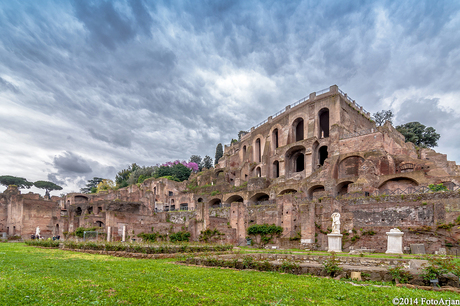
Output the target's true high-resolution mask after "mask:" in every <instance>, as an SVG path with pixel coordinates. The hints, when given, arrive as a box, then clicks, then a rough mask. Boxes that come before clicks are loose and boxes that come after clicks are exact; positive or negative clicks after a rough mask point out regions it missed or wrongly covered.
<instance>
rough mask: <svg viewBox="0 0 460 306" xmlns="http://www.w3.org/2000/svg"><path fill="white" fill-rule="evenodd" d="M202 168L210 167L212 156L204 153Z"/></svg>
mask: <svg viewBox="0 0 460 306" xmlns="http://www.w3.org/2000/svg"><path fill="white" fill-rule="evenodd" d="M202 168H203V169H211V168H212V158H211V157H209V156H208V155H206V156H205V157H204V158H203V167H202Z"/></svg>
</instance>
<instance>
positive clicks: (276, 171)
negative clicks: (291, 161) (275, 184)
mask: <svg viewBox="0 0 460 306" xmlns="http://www.w3.org/2000/svg"><path fill="white" fill-rule="evenodd" d="M279 176H280V162H279V161H277V160H275V161H274V162H273V177H274V178H277V177H279Z"/></svg>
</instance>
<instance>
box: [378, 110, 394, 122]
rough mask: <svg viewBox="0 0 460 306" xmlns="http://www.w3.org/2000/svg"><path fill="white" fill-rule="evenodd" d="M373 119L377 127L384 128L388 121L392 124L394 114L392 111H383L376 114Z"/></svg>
mask: <svg viewBox="0 0 460 306" xmlns="http://www.w3.org/2000/svg"><path fill="white" fill-rule="evenodd" d="M373 117H374V120H375V123H376V124H377V126H382V125H384V124H385V122H386V121H389V122H390V123H392V122H391V120H392V119H393V112H392V111H391V110H382V111H380V112H376V113H374V114H373Z"/></svg>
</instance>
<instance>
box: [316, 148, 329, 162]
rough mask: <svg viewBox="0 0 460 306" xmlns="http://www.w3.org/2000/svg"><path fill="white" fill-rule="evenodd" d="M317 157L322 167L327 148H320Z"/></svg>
mask: <svg viewBox="0 0 460 306" xmlns="http://www.w3.org/2000/svg"><path fill="white" fill-rule="evenodd" d="M318 155H319V165H320V166H322V165H324V161H325V160H326V158H327V156H328V152H327V146H322V147H321V148H319V151H318Z"/></svg>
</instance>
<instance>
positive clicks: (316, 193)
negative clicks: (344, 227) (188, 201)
mask: <svg viewBox="0 0 460 306" xmlns="http://www.w3.org/2000/svg"><path fill="white" fill-rule="evenodd" d="M353 183H354V181H353V180H344V181H341V182H339V183H338V184H337V185H336V186H335V190H334V192H333V196H341V195H345V194H347V193H349V186H350V185H351V184H353ZM418 185H419V184H418V182H417V181H415V180H414V179H412V178H409V177H396V178H391V179H388V180H386V181H384V182H382V183H381V184H380V185H379V190H387V189H390V190H394V189H395V188H409V187H416V186H418ZM298 192H300V191H299V190H297V189H294V188H288V189H284V190H282V191H281V192H279V193H278V194H277V196H278V195H285V194H288V193H298ZM326 192H327V191H326V188H325V186H324V185H321V184H318V185H314V186H311V187H309V188H308V189H307V190H306V192H305V193H304V195H303V196H304V197H306V198H308V199H313V198H318V197H323V196H325V195H330V194H326ZM271 200H272V199H271V198H270V195H269V194H267V193H265V192H260V193H256V194H254V195H252V196H251V197H250V198H248V199H247V202H249V203H253V204H260V203H263V202H269V201H271ZM198 202H203V199H202V198H199V199H198ZM234 202H245V199H244V198H243V197H242V196H241V195H232V196H230V197H228V198H227V199H225V200H224V199H220V198H213V199H211V200H209V201H208V206H209V207H210V208H217V207H221V206H222V205H223V204H227V205H229V204H231V203H234Z"/></svg>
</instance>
